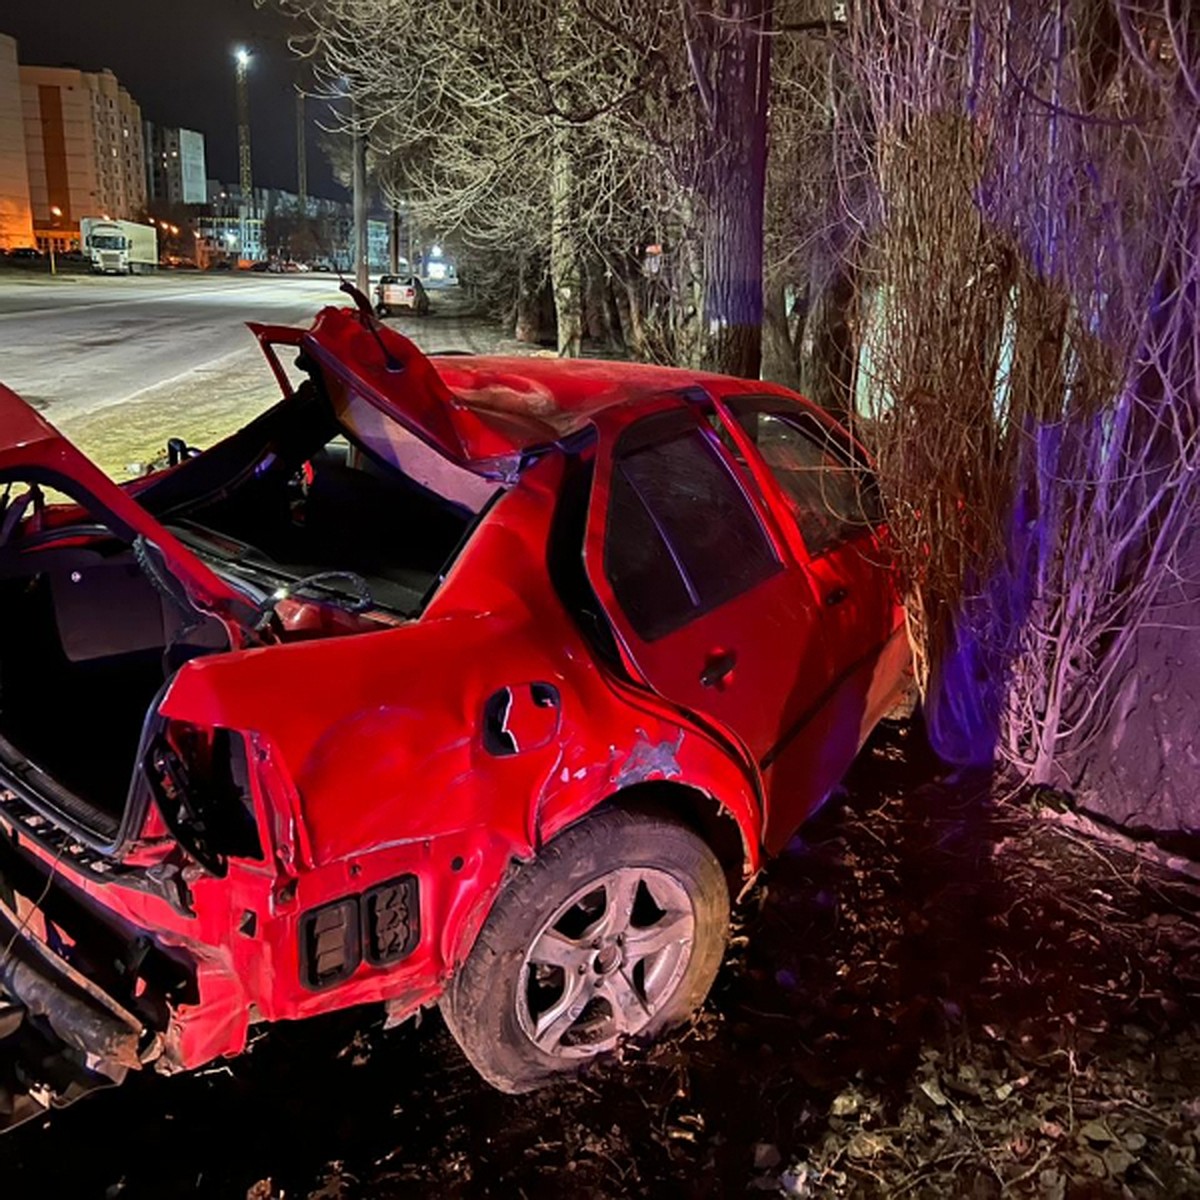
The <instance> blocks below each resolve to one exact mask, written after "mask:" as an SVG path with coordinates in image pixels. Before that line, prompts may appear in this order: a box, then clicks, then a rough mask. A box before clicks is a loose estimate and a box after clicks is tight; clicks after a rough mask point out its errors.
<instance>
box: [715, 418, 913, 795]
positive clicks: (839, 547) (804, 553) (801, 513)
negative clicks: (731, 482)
mask: <svg viewBox="0 0 1200 1200" xmlns="http://www.w3.org/2000/svg"><path fill="white" fill-rule="evenodd" d="M723 402H724V404H725V406H726V407H727V409H728V413H729V418H730V424H731V425H733V426H735V428H736V430H737V431H739V432H740V435H741V437H740V439H739V441H741V443H742V444H741V447H740V449H741V450H742V451H743V452H744V453H745V454H748V455H750V456H752V457H753V458H754V459H755V471H756V473H757V474H758V475H759V477H760V478H762V482H763V486H764V488H765V489H767V490H768V491H773V493H774V498H775V505H774V507H775V509H776V510H777V511H782V512H783V513H785V514H786V516H785V519H784V523H785V528H786V533H787V536H788V537H789V539H790V540H791V541H792V544H793V547H794V548H795V550H796V553H797V555H798V556H799V557H801V558H802V560H803V561H804V567H803V569H804V570H805V571H806V572H807V574H808V575H809V578H810V580H811V582H812V587H813V590H814V592H815V594H816V596H817V599H818V602H819V608H820V613H821V621H822V624H823V626H824V630H825V637H826V640H827V643H828V646H829V653H830V657H831V659H832V663H833V671H834V682H835V691H834V693H833V695H831V697H830V716H831V729H830V738H831V741H830V745H829V747H828V749H827V753H829V754H830V755H835V756H836V757H838V758H840V759H841V760H843V762H844V765H845V766H848V765H849V762H850V760H851V759H852V758H853V756H854V754H855V753H856V752H857V750H858V747H859V745H860V744H861V741H862V738H863V737H864V736H865V734H866V733H867V732H868V731H869V730H870V728H871V727H873V725H874V723H875V721H876V720H877V719H878V717H879V715H880V707H881V706H883V705H886V703H887V701H888V699H889V697H890V694H891V691H892V685H893V684H894V679H893V676H894V674H895V670H894V667H895V664H893V663H892V662H891V658H890V657H887V658H885V654H888V655H890V653H891V652H890V650H889V643H890V642H892V641H895V640H896V639H894V638H893V636H892V635H893V634H894V633H895V632H896V631H897V629H898V628H899V627H900V624H901V621H902V611H901V609H900V606H899V603H898V600H897V596H896V590H895V586H894V583H893V577H892V573H891V570H890V567H889V564H888V554H887V549H886V546H885V544H884V542H883V540H882V538H881V532H880V531H881V527H882V513H881V509H880V506H879V502H878V497H877V493H876V490H875V486H874V479H873V477H872V475H871V472H870V470H869V468H868V467H867V465H866V463H865V462H864V461H863V459H862V457H861V455H860V454H859V453H858V451H857V450H856V448H855V447H854V446H853V445H852V444H851V443H850V441H849V439H848V438H846V437H845V435H844V434H843V433H842V432H841V431H840V430H839V429H838V428H837V427H835V426H833V425H831V424H830V423H828V422H827V421H825V420H824V418H823V417H821V416H819V415H818V414H816V413H815V412H811V411H809V410H808V409H807V408H805V407H803V406H802V405H801V404H799V403H797V402H795V401H792V400H789V399H787V398H786V397H784V396H777V395H776V396H771V395H767V396H745V395H727V396H725V397H723ZM764 469H765V470H764ZM764 475H765V478H763V476H764ZM881 663H882V667H881ZM843 770H844V767H843ZM838 774H839V775H840V774H841V772H840V771H839V772H838Z"/></svg>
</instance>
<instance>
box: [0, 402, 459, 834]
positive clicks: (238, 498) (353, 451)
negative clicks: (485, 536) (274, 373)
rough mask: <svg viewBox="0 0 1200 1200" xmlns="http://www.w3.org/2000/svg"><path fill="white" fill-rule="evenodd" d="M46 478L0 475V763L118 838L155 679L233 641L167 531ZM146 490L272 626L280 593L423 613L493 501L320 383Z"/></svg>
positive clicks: (363, 621) (398, 614)
mask: <svg viewBox="0 0 1200 1200" xmlns="http://www.w3.org/2000/svg"><path fill="white" fill-rule="evenodd" d="M43 482H44V481H43ZM56 483H58V485H59V486H69V485H63V484H62V483H61V481H56ZM5 488H6V489H7V491H4V490H3V489H5ZM49 492H50V489H49V488H47V487H45V486H43V485H42V484H40V483H39V482H38V481H37V480H31V479H16V480H14V479H10V480H8V481H7V483H6V482H4V481H0V498H2V499H3V505H2V506H0V764H4V765H6V766H8V767H9V768H10V771H11V770H21V771H27V772H28V771H29V770H30V769H31V768H30V767H29V764H33V767H32V769H33V770H34V771H36V772H38V774H37V775H36V776H30V779H31V780H32V782H33V783H34V784H35V785H36V788H37V790H38V791H39V792H40V793H42V794H43V795H44V796H47V797H49V798H50V802H51V803H52V805H53V806H54V807H55V808H56V809H58V810H59V811H62V812H63V813H64V814H65V815H67V816H68V817H71V818H73V819H74V820H75V821H76V822H77V823H80V824H82V825H83V826H84V828H85V829H87V830H89V831H90V832H91V833H93V834H94V835H95V837H96V838H97V839H98V841H99V842H101V843H104V842H106V841H111V840H112V839H113V838H115V837H116V836H117V834H118V832H119V829H120V823H121V819H122V816H123V814H124V813H125V811H126V806H127V804H128V801H129V799H130V797H131V794H132V793H131V782H130V780H131V768H132V765H133V763H134V761H135V759H136V756H137V753H138V746H139V743H140V742H141V740H142V735H143V726H144V725H145V724H146V722H147V721H148V720H150V719H152V718H153V716H154V713H155V711H156V704H157V698H158V696H159V693H160V692H162V691H163V690H164V689H165V686H166V683H167V681H168V680H169V679H170V678H171V677H172V676H173V675H174V673H175V671H177V670H178V668H179V667H180V666H181V665H182V664H183V663H184V662H186V661H187V660H188V659H189V658H192V657H195V656H197V655H201V654H210V653H217V652H220V651H223V650H226V649H228V639H227V635H226V632H225V629H224V626H222V625H221V623H220V622H219V621H217V620H216V619H215V618H211V617H204V616H203V615H201V614H200V613H198V612H197V611H196V610H195V609H194V608H193V607H192V606H191V604H190V602H189V601H188V599H187V595H186V593H185V592H184V590H183V588H182V587H181V585H180V584H179V583H178V581H176V580H175V579H174V577H173V576H172V575H171V573H170V571H169V569H168V568H167V566H166V563H165V561H164V560H163V559H162V557H161V555H160V554H159V552H158V551H157V548H156V547H154V546H152V545H151V544H150V543H148V542H146V541H144V540H142V539H138V538H135V537H134V536H133V534H132V531H119V530H117V529H115V528H114V526H113V523H111V522H110V523H109V524H104V523H101V522H102V520H103V518H102V517H101V514H99V513H97V512H95V511H92V510H90V509H88V506H87V504H86V502H84V501H83V498H82V497H72V496H66V495H64V496H59V497H54V499H56V500H57V501H59V503H60V504H61V503H62V502H67V503H70V502H72V501H75V502H77V503H79V504H80V507H79V508H76V509H73V510H72V509H63V508H58V505H57V504H51V503H48V501H47V494H48V493H49ZM51 494H52V493H51ZM136 495H137V498H138V500H139V501H140V502H141V503H142V505H143V506H144V507H145V508H147V509H148V510H149V511H150V512H151V513H152V514H153V515H154V516H156V517H157V518H158V520H159V521H160V522H161V523H162V524H163V525H164V526H165V527H166V528H167V529H168V530H169V531H170V532H171V533H172V534H174V535H175V536H176V537H177V538H178V539H179V540H180V541H181V542H183V543H184V544H185V545H186V546H187V547H188V548H189V549H191V550H192V551H193V552H194V553H195V554H196V555H197V556H198V557H199V558H200V559H201V560H202V561H203V562H205V563H206V565H208V566H209V568H210V569H212V570H213V571H214V572H215V573H216V574H218V575H219V576H221V577H222V578H224V579H225V580H226V581H227V582H228V583H230V584H231V585H232V586H233V587H235V588H236V589H237V590H239V591H240V592H242V594H243V595H244V596H245V597H246V599H247V601H248V604H247V611H254V610H255V606H257V612H258V617H259V619H260V621H261V628H262V629H263V630H264V631H267V630H269V629H270V627H271V626H272V623H273V621H274V620H275V618H274V615H273V614H274V611H275V604H276V603H277V602H278V601H279V600H280V599H281V598H282V597H283V596H290V597H292V598H293V599H294V600H296V601H302V602H303V603H304V604H305V605H308V606H314V607H316V608H330V609H333V610H336V612H337V613H339V614H344V613H346V612H349V613H351V614H355V617H356V619H355V620H346V621H343V622H342V623H341V624H340V625H337V626H334V628H336V630H337V631H338V632H346V633H351V632H355V631H359V630H367V629H371V628H375V629H378V628H381V627H382V626H384V625H395V624H396V623H397V622H399V621H403V620H404V619H405V618H411V617H414V616H416V615H417V614H419V613H420V612H421V611H422V609H423V608H424V606H425V604H426V603H427V602H428V600H429V598H430V597H431V596H432V593H433V592H434V591H435V590H436V588H437V585H438V583H439V582H440V580H441V579H442V578H443V577H444V574H445V571H446V570H447V569H448V566H449V563H450V562H452V561H453V559H454V558H455V557H456V556H457V553H458V550H459V549H460V548H461V546H462V545H463V544H464V543H465V540H466V538H467V537H468V536H469V534H470V532H471V530H472V529H473V528H474V526H475V524H476V523H477V522H478V520H479V519H480V518H481V517H482V515H483V514H482V510H481V511H479V512H476V511H473V510H472V508H471V507H469V506H467V505H465V504H463V503H460V502H455V501H453V500H450V499H447V498H446V497H443V496H441V495H439V494H437V493H436V492H434V491H433V490H431V489H430V488H429V487H426V486H423V485H422V484H419V483H417V482H416V481H415V480H413V479H411V478H409V477H408V476H406V475H405V474H403V473H402V472H401V470H400V469H398V467H397V466H396V465H389V464H388V463H387V462H385V461H383V460H382V459H381V458H380V457H378V455H376V454H372V453H371V452H370V451H368V450H367V449H366V448H365V447H363V446H361V445H358V444H355V443H354V442H352V441H351V440H350V439H349V438H348V437H347V436H346V433H345V431H344V429H343V428H342V426H340V425H339V424H338V422H337V421H336V419H335V417H334V414H333V412H332V410H331V408H330V407H329V404H328V402H327V401H326V400H325V399H324V397H323V396H322V395H320V394H318V393H317V392H316V390H315V389H314V388H313V387H312V385H309V384H306V385H304V387H302V388H301V389H300V391H299V392H298V393H296V394H295V395H293V396H291V397H289V398H288V399H286V400H284V401H282V402H281V403H280V404H278V405H276V406H275V407H274V408H273V409H271V410H269V411H268V412H267V413H265V414H263V416H262V417H260V418H258V419H257V420H256V421H254V422H252V423H251V424H250V425H248V426H246V427H245V428H243V429H242V430H241V431H240V432H239V433H237V434H235V435H233V436H232V437H230V438H227V439H226V440H225V441H223V442H221V443H219V444H218V445H216V446H214V447H213V448H212V449H211V450H209V451H207V452H205V453H203V454H197V455H196V456H195V457H191V458H188V459H186V460H185V461H183V462H181V463H180V464H179V465H178V466H177V467H175V469H174V470H172V471H169V472H164V473H162V474H161V475H159V476H157V477H150V478H149V479H147V480H146V481H145V482H144V483H142V484H140V485H137V490H136ZM55 508H58V514H59V515H55V513H54V509H55ZM94 508H95V505H93V506H92V509H94ZM64 513H65V514H68V516H67V518H66V520H64V519H63V516H62V514H64ZM76 514H79V516H78V519H77V517H76ZM373 616H377V617H378V620H375V619H373ZM323 628H324V629H325V630H326V633H325V635H328V630H329V628H330V627H329V626H325V627H323ZM276 632H277V633H278V635H279V636H281V637H284V636H287V634H286V632H285V631H284V630H283V629H282V627H279V626H276ZM306 636H314V635H313V634H312V633H311V632H310V633H308V634H306Z"/></svg>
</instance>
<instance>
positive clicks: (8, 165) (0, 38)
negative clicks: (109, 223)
mask: <svg viewBox="0 0 1200 1200" xmlns="http://www.w3.org/2000/svg"><path fill="white" fill-rule="evenodd" d="M32 245H33V212H32V209H31V207H30V200H29V167H28V163H27V161H26V157H25V122H24V117H23V116H22V111H21V79H20V73H19V71H18V68H17V43H16V42H15V41H14V40H13V39H12V38H10V37H6V36H5V35H4V34H0V250H13V249H15V248H17V247H18V246H32Z"/></svg>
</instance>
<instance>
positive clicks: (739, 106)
mask: <svg viewBox="0 0 1200 1200" xmlns="http://www.w3.org/2000/svg"><path fill="white" fill-rule="evenodd" d="M686 2H687V0H685V3H686ZM693 11H695V10H693ZM771 11H772V0H710V3H709V6H708V7H706V8H704V9H701V10H699V11H698V14H697V16H696V19H695V20H694V21H693V22H691V23H688V28H687V29H686V30H685V33H686V35H687V37H688V53H689V58H690V61H691V64H692V71H693V75H694V77H695V80H696V85H697V89H698V90H699V92H700V98H701V102H702V105H703V107H704V110H705V112H706V115H707V118H708V131H707V132H708V143H709V153H708V156H707V159H708V166H707V168H706V173H705V181H704V189H703V190H704V195H705V208H706V212H705V217H706V220H705V228H706V232H707V237H706V239H705V246H704V335H705V337H704V342H705V345H704V351H703V360H702V361H703V365H704V366H705V367H707V368H708V369H710V370H714V371H721V372H724V373H725V374H729V375H741V376H743V377H745V378H748V379H757V378H758V376H759V371H760V367H761V364H762V320H763V275H762V269H763V207H764V197H765V191H766V170H767V99H768V92H769V88H770V73H771V70H770V68H771V38H770V32H771Z"/></svg>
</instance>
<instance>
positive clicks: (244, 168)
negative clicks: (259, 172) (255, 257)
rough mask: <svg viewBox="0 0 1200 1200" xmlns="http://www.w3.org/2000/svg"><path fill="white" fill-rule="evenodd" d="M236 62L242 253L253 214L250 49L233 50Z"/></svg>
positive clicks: (240, 47)
mask: <svg viewBox="0 0 1200 1200" xmlns="http://www.w3.org/2000/svg"><path fill="white" fill-rule="evenodd" d="M233 57H234V59H235V60H236V62H237V111H238V171H239V178H238V183H239V185H240V186H241V189H242V222H241V224H242V229H241V236H242V245H241V250H242V252H243V253H244V252H245V249H246V241H247V236H246V235H247V231H248V225H247V222H248V221H249V219H250V218H251V217H253V216H254V177H253V174H252V172H251V170H250V90H249V88H248V87H247V86H246V68H247V67H248V66H249V65H250V51H249V50H247V49H246V48H245V46H239V47H238V48H237V50H236V51H235V52H234V56H233Z"/></svg>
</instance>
